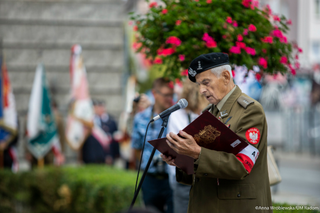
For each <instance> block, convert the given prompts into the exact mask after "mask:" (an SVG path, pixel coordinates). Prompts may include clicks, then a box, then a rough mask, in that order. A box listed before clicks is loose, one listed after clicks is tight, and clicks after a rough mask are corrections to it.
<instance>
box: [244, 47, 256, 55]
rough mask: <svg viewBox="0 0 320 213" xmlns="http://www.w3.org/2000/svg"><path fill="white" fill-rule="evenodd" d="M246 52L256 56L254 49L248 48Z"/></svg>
mask: <svg viewBox="0 0 320 213" xmlns="http://www.w3.org/2000/svg"><path fill="white" fill-rule="evenodd" d="M245 51H246V52H247V53H248V54H250V55H256V50H255V49H254V48H251V47H246V48H245Z"/></svg>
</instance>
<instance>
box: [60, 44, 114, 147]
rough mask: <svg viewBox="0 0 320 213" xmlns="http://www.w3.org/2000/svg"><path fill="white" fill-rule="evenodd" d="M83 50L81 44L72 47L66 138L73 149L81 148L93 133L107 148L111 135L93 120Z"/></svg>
mask: <svg viewBox="0 0 320 213" xmlns="http://www.w3.org/2000/svg"><path fill="white" fill-rule="evenodd" d="M81 51H82V49H81V46H80V45H74V46H72V48H71V60H70V79H71V92H70V93H71V97H70V104H69V113H68V119H67V129H66V139H67V142H68V144H69V145H70V147H71V148H72V149H74V150H79V149H80V148H81V147H82V145H83V143H84V141H85V140H86V138H87V137H88V136H89V134H91V133H92V135H93V136H94V137H95V138H96V139H97V140H98V141H99V143H100V144H101V146H102V147H103V148H106V147H108V145H109V143H110V137H108V136H107V135H106V134H105V132H104V131H103V130H102V129H101V128H100V127H99V126H97V125H95V124H94V122H93V119H94V109H93V105H92V100H91V98H90V95H89V87H88V81H87V72H86V69H85V66H84V64H83V60H82V57H81Z"/></svg>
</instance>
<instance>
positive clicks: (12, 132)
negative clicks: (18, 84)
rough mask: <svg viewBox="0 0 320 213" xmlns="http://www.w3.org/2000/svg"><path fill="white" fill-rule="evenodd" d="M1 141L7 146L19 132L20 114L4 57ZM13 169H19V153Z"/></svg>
mask: <svg viewBox="0 0 320 213" xmlns="http://www.w3.org/2000/svg"><path fill="white" fill-rule="evenodd" d="M0 68H1V75H0V143H5V145H4V146H5V147H7V146H8V145H9V144H10V142H11V141H12V140H13V139H14V138H15V136H16V135H17V134H18V122H17V121H18V116H17V111H16V105H15V99H14V95H13V92H12V90H11V84H10V79H9V75H8V71H7V67H6V65H5V63H4V60H3V57H2V56H1V57H0ZM9 152H10V153H13V152H14V147H13V146H12V147H10V149H9ZM11 157H12V160H13V170H14V171H17V170H18V158H17V155H12V156H11Z"/></svg>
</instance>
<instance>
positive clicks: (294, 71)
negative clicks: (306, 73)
mask: <svg viewBox="0 0 320 213" xmlns="http://www.w3.org/2000/svg"><path fill="white" fill-rule="evenodd" d="M289 68H290V71H291V73H292V75H296V74H297V72H296V70H295V69H294V68H293V67H292V65H291V64H289Z"/></svg>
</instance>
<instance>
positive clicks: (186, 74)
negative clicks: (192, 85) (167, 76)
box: [180, 69, 188, 76]
mask: <svg viewBox="0 0 320 213" xmlns="http://www.w3.org/2000/svg"><path fill="white" fill-rule="evenodd" d="M180 75H181V76H188V69H185V70H183V71H182V72H181V73H180Z"/></svg>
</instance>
